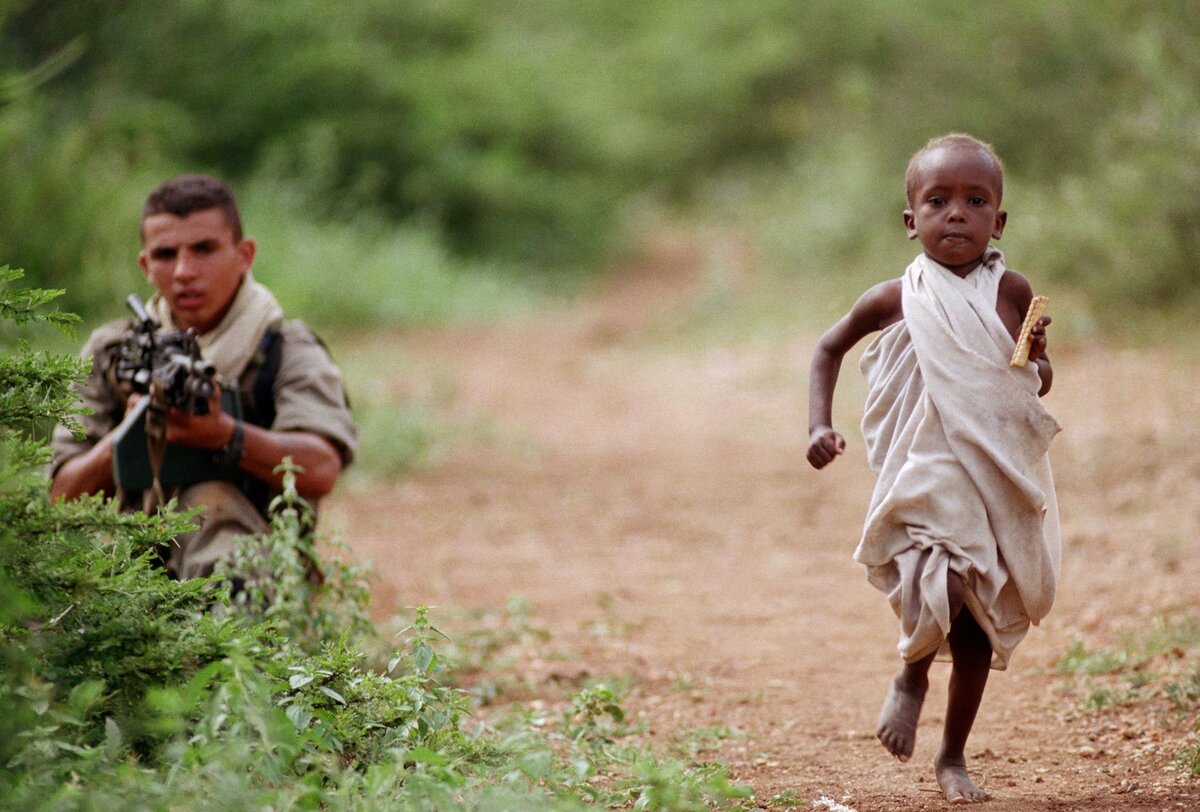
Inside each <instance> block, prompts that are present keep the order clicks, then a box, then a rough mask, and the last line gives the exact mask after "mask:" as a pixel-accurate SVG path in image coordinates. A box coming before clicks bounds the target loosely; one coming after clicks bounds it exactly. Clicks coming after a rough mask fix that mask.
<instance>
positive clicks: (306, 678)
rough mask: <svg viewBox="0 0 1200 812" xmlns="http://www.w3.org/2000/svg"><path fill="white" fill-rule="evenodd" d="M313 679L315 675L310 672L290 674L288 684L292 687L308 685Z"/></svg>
mask: <svg viewBox="0 0 1200 812" xmlns="http://www.w3.org/2000/svg"><path fill="white" fill-rule="evenodd" d="M313 679H315V677H313V675H312V674H292V676H291V678H290V679H288V684H289V685H291V686H292V688H303V687H304V686H305V685H308V684H309V683H310V682H312V681H313Z"/></svg>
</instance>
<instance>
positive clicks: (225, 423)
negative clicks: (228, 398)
mask: <svg viewBox="0 0 1200 812" xmlns="http://www.w3.org/2000/svg"><path fill="white" fill-rule="evenodd" d="M235 423H236V421H235V420H234V419H233V417H232V415H228V414H225V412H223V411H221V387H220V386H215V387H214V392H213V396H212V398H211V399H210V400H209V402H208V414H191V413H190V412H186V411H184V410H182V409H171V410H170V411H168V412H167V442H168V443H174V444H175V445H185V446H191V447H192V448H203V449H207V450H208V451H219V450H221V449H222V448H224V446H225V444H226V443H228V442H229V441H230V439H232V437H233V430H234V425H235Z"/></svg>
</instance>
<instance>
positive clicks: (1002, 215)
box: [992, 209, 1008, 240]
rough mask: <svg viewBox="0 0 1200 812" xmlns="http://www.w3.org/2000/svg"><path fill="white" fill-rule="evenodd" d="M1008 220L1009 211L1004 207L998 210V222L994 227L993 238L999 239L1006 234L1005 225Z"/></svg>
mask: <svg viewBox="0 0 1200 812" xmlns="http://www.w3.org/2000/svg"><path fill="white" fill-rule="evenodd" d="M1007 222H1008V212H1006V211H1005V210H1004V209H1001V210H1000V211H998V212H996V224H995V225H994V226H993V227H992V239H993V240H998V239H1000V237H1001V236H1002V235H1003V234H1004V225H1005V224H1006V223H1007Z"/></svg>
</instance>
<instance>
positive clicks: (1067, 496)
mask: <svg viewBox="0 0 1200 812" xmlns="http://www.w3.org/2000/svg"><path fill="white" fill-rule="evenodd" d="M710 247H711V246H710ZM719 247H721V246H719ZM724 247H725V248H727V247H728V246H724ZM725 257H726V261H727V265H728V266H729V267H732V268H733V269H734V273H733V275H732V277H731V278H732V280H733V282H734V283H735V286H736V283H737V280H738V278H740V277H739V274H742V273H743V272H748V268H741V269H740V270H739V267H740V266H739V265H738V262H739V261H745V262H748V260H745V258H744V257H743V256H742V255H741V254H740V253H739V252H737V251H736V250H734V251H731V252H730V251H726V252H725ZM730 257H732V259H730ZM739 258H740V259H739ZM711 260H712V252H711V251H708V252H706V251H704V250H700V249H698V248H696V247H695V246H694V245H692V244H691V243H689V241H688V240H684V239H678V240H675V241H671V240H664V242H663V243H662V244H661V245H659V246H658V247H657V248H655V249H654V250H652V251H650V252H649V253H648V256H647V258H646V259H645V261H644V262H642V263H640V264H639V265H637V266H636V267H634V268H632V269H630V271H629V272H628V273H627V274H623V275H622V276H620V277H619V278H618V279H616V280H615V281H614V282H612V284H611V285H610V286H608V287H606V288H605V289H602V290H600V291H598V292H597V293H596V294H595V295H594V296H591V297H589V298H587V299H586V300H585V301H582V302H579V303H578V304H576V305H574V306H572V307H570V308H568V309H565V310H563V311H561V312H557V313H552V314H548V315H545V316H543V317H539V318H538V319H537V320H527V321H524V322H521V323H515V324H503V325H496V326H488V327H474V328H465V329H439V330H432V331H418V332H405V333H399V334H394V335H388V336H386V337H382V338H379V337H375V338H373V339H371V340H372V341H375V342H380V341H382V342H385V343H386V346H387V347H388V351H389V353H392V354H393V357H394V358H396V359H398V360H397V370H396V372H395V373H394V378H391V377H389V379H388V386H389V387H392V390H391V391H393V392H394V393H396V394H397V396H398V397H407V396H411V397H417V398H419V397H424V398H429V397H432V396H431V395H430V393H433V392H436V393H440V394H438V395H437V399H438V403H439V405H440V407H441V408H442V410H443V418H444V419H446V420H447V421H457V423H458V425H460V426H461V427H463V428H461V430H460V431H459V432H458V433H457V434H456V437H455V439H454V441H453V442H452V443H451V444H450V445H449V451H448V453H446V454H445V455H444V456H442V457H441V458H440V459H438V460H436V461H435V463H434V464H433V465H431V466H429V467H428V468H426V469H423V470H421V471H418V472H416V473H415V474H413V475H411V476H409V477H406V478H405V479H403V481H400V482H398V483H396V484H392V485H382V484H375V485H370V486H366V485H361V484H360V485H357V486H354V487H349V488H343V489H342V490H341V491H339V492H338V493H337V494H335V496H334V497H332V498H331V499H330V500H329V501H328V505H327V506H326V508H325V510H324V515H323V522H324V527H326V528H327V529H333V530H334V531H336V532H337V533H338V534H339V535H341V536H343V537H344V538H345V539H346V540H347V541H348V542H349V543H350V545H351V546H352V548H353V549H354V550H355V552H356V554H358V555H359V556H361V557H364V558H367V559H370V560H371V561H373V563H374V568H375V571H376V573H377V576H378V582H377V589H376V598H375V602H376V610H377V613H378V614H379V615H380V616H381V617H384V616H387V615H389V614H390V613H391V612H393V611H394V610H395V609H397V608H399V607H403V606H411V605H416V604H426V605H430V606H437V607H442V609H441V610H439V611H438V612H435V618H436V617H437V616H438V614H439V612H440V613H442V614H446V613H447V612H451V613H452V612H454V611H456V610H460V609H466V608H475V609H486V610H497V609H499V608H500V607H503V605H504V604H505V602H506V601H507V600H508V599H509V598H511V597H513V596H520V597H522V598H524V599H525V600H526V601H528V602H529V603H531V604H532V605H533V607H534V609H535V613H536V614H535V616H534V618H533V619H532V623H533V624H534V625H536V626H541V627H544V628H545V629H546V630H547V631H548V632H549V639H548V640H547V641H546V642H544V643H540V644H537V645H528V646H525V647H523V648H520V649H519V650H516V651H515V654H514V656H515V657H516V660H515V661H514V664H513V665H512V666H511V667H510V668H511V671H510V672H508V673H507V674H504V675H497V674H491V675H488V676H489V678H490V679H493V680H496V681H499V682H503V683H504V684H503V685H502V686H501V693H500V696H499V698H498V700H497V701H498V703H501V704H505V703H507V702H508V701H512V700H519V701H522V702H529V701H535V700H540V701H544V702H547V703H553V702H557V701H561V700H562V699H563V697H565V696H567V695H568V694H569V693H570V692H571V691H573V690H575V689H577V688H578V687H579V686H580V685H581V684H583V682H585V681H586V680H589V679H598V678H606V679H609V678H615V679H620V680H623V681H625V682H626V684H627V685H628V686H629V693H628V695H627V697H626V699H625V700H624V704H625V706H626V708H627V710H630V711H634V712H636V713H637V714H638V715H639V718H640V719H641V720H642V721H643V723H644V728H643V729H642V730H641V732H638V733H636V734H635V736H642V737H645V738H647V739H652V740H653V741H654V742H655V743H656V745H657V746H659V747H662V748H664V749H665V750H667V751H672V750H673V751H674V752H677V753H685V754H688V755H691V756H694V757H696V758H698V759H721V760H723V761H725V762H726V763H728V764H730V765H731V766H732V767H733V771H734V778H735V779H737V780H739V781H744V782H748V783H750V784H752V785H753V786H754V788H755V790H756V796H757V799H758V802H759V804H760V805H761V806H762V807H764V808H770V809H786V808H788V807H789V805H795V806H799V807H806V806H807V805H808V803H809V802H810V801H812V800H815V799H819V798H822V797H825V798H829V799H832V800H833V801H837V802H839V803H842V804H845V805H847V806H849V807H851V808H853V809H857V810H871V809H940V808H942V807H943V806H945V803H944V802H943V801H942V800H941V799H940V795H939V794H938V793H937V792H936V785H935V784H934V783H933V780H932V769H931V766H930V765H931V761H932V758H933V754H934V752H935V750H936V747H937V744H938V739H939V737H940V729H941V722H942V713H943V710H942V708H943V706H944V702H945V680H946V677H947V672H948V667H947V666H945V665H935V667H934V672H933V674H932V677H933V687H932V689H931V692H930V697H929V700H928V702H927V705H926V712H925V714H924V717H923V719H922V723H921V726H920V729H919V736H918V744H917V752H916V755H915V757H914V759H913V760H912V761H911V762H910V763H908V764H906V765H901V764H899V763H896V762H894V761H892V760H891V759H890V758H889V757H887V755H886V754H885V753H884V751H883V749H882V748H881V747H880V746H879V745H878V744H877V743H876V742H875V740H874V738H873V735H872V731H873V729H874V723H875V716H876V713H877V712H878V708H879V705H880V703H881V701H882V698H883V695H884V690H885V687H886V684H887V680H888V679H889V678H890V677H891V675H892V674H893V673H894V671H895V670H896V669H897V667H898V660H897V658H896V655H895V654H894V638H895V623H894V619H893V617H892V615H891V613H890V610H889V609H888V607H887V604H886V601H885V599H884V597H883V596H882V595H881V594H879V593H877V592H876V591H875V590H873V589H872V588H871V587H870V586H869V585H868V584H867V583H866V581H865V578H864V575H863V572H862V570H861V568H859V567H858V566H857V565H856V564H854V563H853V562H852V561H851V558H850V556H851V553H852V551H853V548H854V545H855V543H856V541H857V535H858V532H859V529H860V526H861V521H862V516H863V511H864V508H865V505H866V501H867V499H868V496H869V493H870V489H871V485H872V478H871V475H870V472H869V471H868V469H867V467H866V464H865V461H864V459H863V449H862V443H861V439H860V438H859V437H858V434H857V428H856V426H857V421H858V419H859V415H860V413H861V411H860V410H861V402H862V385H861V382H860V381H859V377H858V375H857V372H856V370H855V365H854V363H853V362H852V361H851V359H848V360H847V364H846V366H845V369H844V371H843V375H842V383H841V391H840V393H839V402H838V404H837V409H838V411H837V413H838V415H839V418H840V426H841V428H842V429H843V431H844V432H845V433H846V435H847V437H848V439H849V442H850V447H849V449H848V452H847V454H846V455H845V457H843V458H842V459H841V460H839V461H838V462H837V463H836V464H835V465H833V466H832V467H831V468H829V469H827V470H826V471H822V472H820V473H817V472H815V471H813V470H812V469H810V468H809V467H808V465H807V464H806V463H805V462H804V450H805V444H806V427H805V409H806V407H805V397H806V387H805V378H806V372H807V365H808V360H809V357H810V352H811V349H812V345H813V343H814V341H815V337H816V336H815V335H813V334H811V333H810V332H809V331H805V330H802V329H800V328H795V330H794V331H789V328H786V327H785V328H780V329H779V330H778V331H777V335H776V336H775V337H774V338H772V339H771V340H769V341H762V340H759V341H742V342H734V343H723V342H721V341H719V340H717V339H714V338H712V336H713V335H717V334H719V331H717V332H711V331H709V332H706V331H704V330H691V331H689V330H687V329H677V327H678V325H679V324H682V323H687V318H686V317H687V315H688V314H693V313H695V312H696V310H697V308H698V307H702V306H703V303H704V297H705V296H706V295H707V293H708V292H710V291H708V287H710V286H706V284H705V282H704V276H705V274H703V273H701V269H702V268H703V267H705V266H706V263H709V262H711ZM729 263H732V264H731V265H730V264H729ZM726 281H727V282H728V281H729V280H728V279H727V280H726ZM743 282H745V284H752V280H743ZM798 307H800V305H798ZM670 325H676V327H675V328H672V327H670ZM363 349H364V350H366V349H367V346H366V345H365V344H364V346H363ZM341 352H343V353H345V352H354V348H353V347H351V348H343V349H342V350H341ZM1106 353H1107V351H1106V350H1102V349H1101V348H1099V347H1061V346H1060V347H1058V348H1057V353H1056V368H1057V370H1058V380H1057V382H1056V384H1055V391H1054V392H1053V393H1052V395H1051V396H1050V400H1049V404H1050V406H1051V409H1052V410H1053V411H1054V412H1055V413H1056V414H1057V415H1058V416H1059V417H1060V419H1061V421H1062V422H1063V423H1064V425H1066V426H1067V431H1066V432H1065V433H1064V434H1063V435H1061V436H1060V438H1059V439H1058V440H1057V441H1056V445H1055V449H1054V456H1055V459H1054V463H1055V466H1056V473H1057V477H1058V484H1059V497H1060V501H1061V504H1062V514H1063V536H1064V541H1065V548H1066V549H1065V553H1064V577H1063V586H1062V589H1061V592H1060V598H1059V602H1058V604H1057V606H1056V607H1055V610H1054V612H1053V613H1052V615H1051V617H1050V618H1049V619H1048V621H1047V622H1045V623H1044V624H1043V625H1042V627H1041V628H1037V629H1034V630H1033V631H1032V632H1031V634H1030V636H1029V638H1028V639H1027V641H1026V642H1025V644H1023V646H1022V647H1021V648H1020V649H1018V651H1017V654H1016V656H1015V658H1014V662H1013V665H1012V668H1011V669H1010V670H1009V671H1008V672H1004V673H993V675H992V679H991V683H990V686H989V689H988V693H987V695H986V696H985V698H984V704H983V708H982V710H981V713H980V717H979V721H978V723H977V725H976V729H975V734H974V736H973V738H972V741H971V745H970V748H969V750H968V756H969V758H970V763H971V769H972V772H973V774H974V775H975V776H976V777H977V780H979V781H981V782H982V784H983V785H984V786H985V788H986V789H988V790H989V791H990V792H991V793H992V794H993V796H994V798H995V800H994V801H993V802H992V803H991V804H989V805H988V809H993V810H999V809H1021V810H1025V809H1131V808H1133V809H1136V808H1146V809H1166V808H1197V806H1196V805H1197V804H1200V782H1198V781H1197V779H1191V778H1188V777H1186V775H1185V774H1183V773H1181V772H1179V771H1172V770H1171V769H1169V768H1168V765H1169V762H1170V761H1171V758H1172V756H1173V755H1174V754H1175V753H1177V752H1178V751H1179V750H1180V749H1181V748H1182V747H1183V746H1184V745H1185V744H1186V736H1187V731H1188V729H1189V725H1188V724H1186V723H1185V724H1182V725H1179V724H1168V723H1169V722H1172V721H1173V719H1172V717H1170V714H1169V713H1168V712H1167V711H1165V710H1164V709H1163V704H1162V702H1161V701H1158V700H1157V699H1155V698H1154V697H1149V698H1144V699H1143V700H1137V699H1136V697H1134V698H1130V697H1122V696H1120V695H1118V693H1119V690H1122V689H1121V687H1120V686H1121V685H1125V686H1126V688H1130V687H1131V686H1132V685H1133V683H1132V682H1131V681H1129V680H1127V679H1126V678H1125V677H1124V676H1122V677H1120V678H1119V679H1118V680H1117V681H1115V682H1114V681H1111V680H1110V681H1109V682H1106V683H1102V684H1101V683H1096V684H1092V683H1090V682H1088V681H1087V680H1088V678H1086V677H1082V676H1079V677H1066V676H1063V675H1062V674H1060V673H1057V672H1056V670H1055V669H1056V667H1057V665H1058V664H1059V662H1060V661H1061V660H1062V658H1063V657H1064V655H1065V654H1066V653H1067V652H1068V650H1070V649H1071V646H1072V645H1073V644H1074V643H1076V641H1083V645H1084V647H1085V648H1084V649H1083V651H1094V650H1099V649H1101V648H1103V647H1110V648H1113V649H1114V650H1120V647H1121V640H1122V638H1121V636H1120V635H1121V631H1122V630H1123V629H1133V630H1147V629H1153V623H1154V618H1156V617H1160V616H1163V617H1167V618H1178V617H1182V616H1186V615H1187V614H1188V613H1189V612H1190V613H1191V616H1192V617H1193V618H1194V617H1196V614H1197V610H1198V608H1200V556H1197V555H1196V547H1195V539H1196V537H1197V531H1198V530H1200V488H1197V482H1198V481H1200V421H1197V420H1196V417H1197V413H1196V411H1197V408H1196V405H1195V403H1194V393H1195V391H1196V387H1197V384H1198V383H1200V380H1198V379H1197V376H1196V372H1195V370H1196V366H1195V364H1194V363H1188V362H1186V361H1184V360H1180V359H1178V358H1176V357H1173V356H1171V355H1170V354H1168V353H1166V352H1165V351H1160V352H1152V353H1145V352H1142V353H1133V352H1129V353H1116V354H1115V355H1108V354H1106ZM855 357H857V352H856V353H855ZM392 374H393V373H392V372H390V371H389V370H380V375H388V376H391V375H392ZM1130 386H1135V387H1137V388H1138V389H1139V397H1138V398H1137V399H1136V400H1131V399H1129V398H1125V397H1122V393H1123V392H1124V391H1126V390H1127V389H1128V387H1130ZM370 453H371V450H370V449H369V448H367V449H364V450H363V454H370ZM1195 642H1196V641H1195V640H1194V639H1192V638H1187V639H1186V640H1184V641H1183V642H1182V643H1180V644H1179V645H1176V646H1175V648H1173V649H1172V648H1171V647H1170V646H1166V647H1164V652H1163V653H1161V654H1157V655H1155V657H1154V658H1152V659H1150V660H1149V661H1148V663H1147V665H1146V666H1145V668H1146V669H1149V670H1152V671H1155V673H1156V674H1159V673H1164V672H1170V671H1171V669H1176V670H1178V669H1179V668H1180V667H1181V663H1183V662H1185V661H1187V660H1188V658H1189V657H1193V656H1194V655H1195V653H1196V652H1197V651H1198V649H1197V648H1196V646H1195V645H1194V644H1195ZM1077 651H1079V649H1077ZM1192 664H1193V665H1194V661H1193V663H1192ZM1131 673H1132V672H1131ZM1172 673H1173V672H1172ZM1121 680H1125V681H1124V682H1122V681H1121ZM1097 685H1101V687H1100V688H1097ZM1104 686H1115V687H1111V688H1110V687H1104ZM1097 690H1107V691H1109V692H1110V697H1111V699H1112V701H1111V702H1107V703H1104V702H1093V704H1103V705H1105V707H1104V708H1102V709H1101V710H1098V711H1097V710H1090V709H1088V707H1087V706H1086V705H1087V701H1088V698H1089V692H1091V693H1092V694H1094V693H1095V691H1097ZM1125 699H1129V700H1130V701H1124V700H1125ZM1193 707H1194V706H1193Z"/></svg>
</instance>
